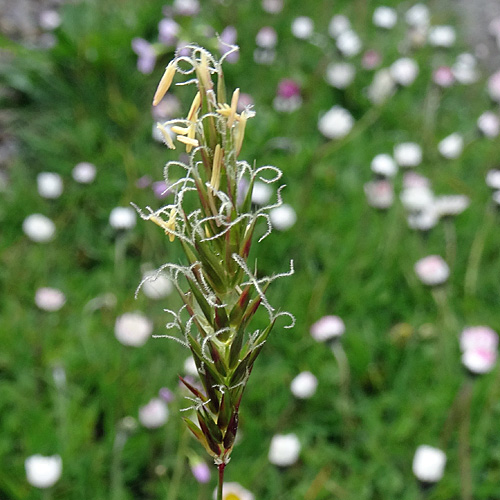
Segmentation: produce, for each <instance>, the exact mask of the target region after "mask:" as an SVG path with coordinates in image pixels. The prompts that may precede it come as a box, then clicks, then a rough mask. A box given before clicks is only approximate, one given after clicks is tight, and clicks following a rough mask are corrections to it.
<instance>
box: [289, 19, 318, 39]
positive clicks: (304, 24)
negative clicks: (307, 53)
mask: <svg viewBox="0 0 500 500" xmlns="http://www.w3.org/2000/svg"><path fill="white" fill-rule="evenodd" d="M313 33H314V23H313V20H312V19H311V18H310V17H307V16H299V17H296V18H295V19H294V20H293V21H292V34H293V36H295V37H296V38H300V39H301V40H307V39H308V38H311V36H312V35H313Z"/></svg>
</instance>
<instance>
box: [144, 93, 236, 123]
mask: <svg viewBox="0 0 500 500" xmlns="http://www.w3.org/2000/svg"><path fill="white" fill-rule="evenodd" d="M240 99H241V96H240ZM180 110H181V103H180V101H179V99H178V98H177V97H176V96H174V95H172V94H167V95H166V96H165V97H164V98H163V99H162V100H161V101H160V102H159V103H158V104H157V105H156V106H151V114H152V115H153V118H154V119H155V120H156V121H161V120H167V119H169V118H174V117H176V116H179V113H180Z"/></svg>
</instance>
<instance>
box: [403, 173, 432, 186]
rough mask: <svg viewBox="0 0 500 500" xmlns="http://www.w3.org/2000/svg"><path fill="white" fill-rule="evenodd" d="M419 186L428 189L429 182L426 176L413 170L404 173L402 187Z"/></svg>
mask: <svg viewBox="0 0 500 500" xmlns="http://www.w3.org/2000/svg"><path fill="white" fill-rule="evenodd" d="M421 187H426V188H429V189H430V187H431V182H430V180H429V179H428V178H427V177H425V176H424V175H421V174H418V173H417V172H413V171H410V172H406V173H405V175H404V176H403V188H404V189H409V188H421Z"/></svg>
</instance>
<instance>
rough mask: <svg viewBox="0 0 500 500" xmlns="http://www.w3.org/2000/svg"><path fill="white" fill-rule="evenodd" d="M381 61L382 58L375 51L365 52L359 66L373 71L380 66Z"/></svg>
mask: <svg viewBox="0 0 500 500" xmlns="http://www.w3.org/2000/svg"><path fill="white" fill-rule="evenodd" d="M381 61H382V57H381V56H380V53H379V52H377V51H376V50H373V49H371V50H367V51H366V52H365V53H364V54H363V58H362V60H361V65H362V66H363V68H364V69H375V68H376V67H378V66H379V65H380V62H381Z"/></svg>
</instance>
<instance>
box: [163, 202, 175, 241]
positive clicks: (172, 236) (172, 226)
mask: <svg viewBox="0 0 500 500" xmlns="http://www.w3.org/2000/svg"><path fill="white" fill-rule="evenodd" d="M176 215H177V209H175V208H172V210H170V216H169V218H168V222H167V228H168V229H170V230H171V231H175V217H176ZM165 232H167V231H165ZM168 239H169V240H170V241H174V239H175V234H174V233H168Z"/></svg>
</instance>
